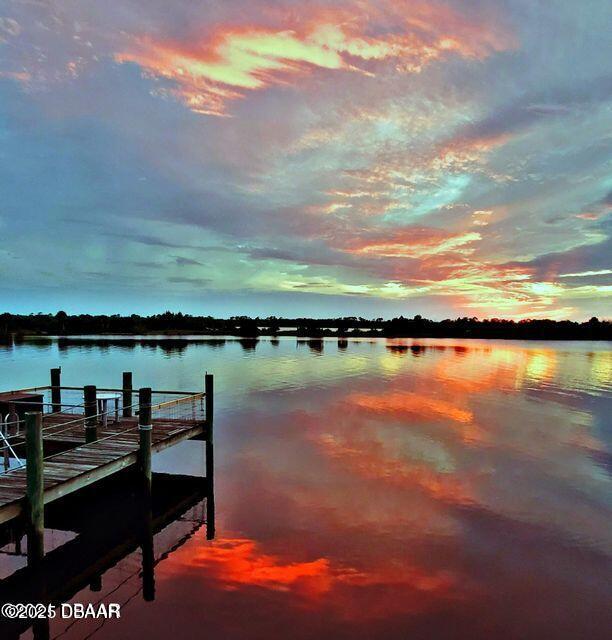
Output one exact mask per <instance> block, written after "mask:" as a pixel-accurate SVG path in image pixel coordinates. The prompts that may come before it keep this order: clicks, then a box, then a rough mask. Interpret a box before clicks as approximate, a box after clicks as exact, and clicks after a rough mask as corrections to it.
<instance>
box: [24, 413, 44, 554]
mask: <svg viewBox="0 0 612 640" xmlns="http://www.w3.org/2000/svg"><path fill="white" fill-rule="evenodd" d="M25 421H26V461H27V464H26V481H27V488H26V497H27V525H28V565H30V566H35V565H37V564H39V563H40V562H41V561H42V558H43V556H44V553H45V547H44V538H43V535H44V530H45V507H44V501H43V500H44V499H43V492H44V480H43V465H44V462H43V435H42V413H41V412H40V411H36V412H28V413H26V415H25Z"/></svg>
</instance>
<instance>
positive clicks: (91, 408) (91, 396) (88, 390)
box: [83, 384, 98, 443]
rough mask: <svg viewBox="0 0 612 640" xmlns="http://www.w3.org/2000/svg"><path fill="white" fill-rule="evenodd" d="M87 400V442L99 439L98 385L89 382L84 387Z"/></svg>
mask: <svg viewBox="0 0 612 640" xmlns="http://www.w3.org/2000/svg"><path fill="white" fill-rule="evenodd" d="M83 398H84V401H85V442H87V443H90V442H94V441H95V440H97V439H98V428H97V427H98V419H97V418H96V417H95V416H96V414H97V412H98V410H97V406H96V405H97V400H96V387H95V385H93V384H88V385H87V386H86V387H83Z"/></svg>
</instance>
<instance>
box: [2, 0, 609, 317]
mask: <svg viewBox="0 0 612 640" xmlns="http://www.w3.org/2000/svg"><path fill="white" fill-rule="evenodd" d="M611 23H612V5H610V3H609V2H608V0H588V1H586V2H582V3H578V2H574V1H573V0H549V1H547V2H542V1H539V0H449V1H447V2H438V1H437V0H433V1H425V0H412V1H408V0H405V1H398V0H377V1H374V0H334V1H333V2H331V1H322V2H317V1H316V0H315V1H313V2H306V3H305V2H303V1H302V2H296V1H293V0H275V1H272V0H268V1H267V2H263V1H262V0H223V1H221V0H219V1H216V2H214V1H210V0H173V1H172V2H168V1H167V0H163V1H162V0H146V1H145V0H122V2H121V3H106V2H99V1H98V2H95V1H91V0H80V1H77V0H73V1H69V0H57V1H53V0H22V1H14V0H0V238H1V240H2V241H1V243H0V274H1V278H0V295H1V296H2V302H3V304H2V307H4V309H6V310H9V311H13V312H22V313H29V312H38V311H44V312H49V311H51V312H55V311H57V310H58V309H64V310H66V311H68V312H71V313H81V312H90V313H128V314H129V313H154V312H159V311H164V310H165V309H171V310H175V311H183V312H186V313H194V314H204V315H207V314H211V315H216V316H230V315H238V314H247V315H262V316H267V315H271V314H276V315H284V316H301V315H310V316H318V317H326V316H343V315H361V316H364V317H379V316H382V317H393V316H397V315H400V314H402V315H405V316H411V315H414V314H417V313H418V314H421V315H423V316H426V317H431V318H445V317H457V316H470V317H473V316H476V317H479V318H486V317H507V318H514V319H517V320H518V319H522V318H540V317H549V318H555V319H561V318H572V319H588V318H589V317H591V316H593V315H596V316H599V317H600V318H602V317H610V316H612V312H611V309H612V306H611V304H610V302H611V300H612V277H611V276H612V257H611V256H612V247H611V241H610V236H611V232H612V216H610V212H611V209H612V172H611V158H612V110H611V107H612V69H611V66H610V60H611V59H612V39H611V38H610V33H609V25H610V24H611Z"/></svg>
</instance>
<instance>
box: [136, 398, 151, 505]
mask: <svg viewBox="0 0 612 640" xmlns="http://www.w3.org/2000/svg"><path fill="white" fill-rule="evenodd" d="M138 435H139V441H140V470H141V474H142V479H143V487H144V491H145V498H146V497H147V496H150V495H151V481H152V474H151V444H152V439H153V438H152V435H153V427H152V425H151V388H150V387H142V388H140V389H139V390H138Z"/></svg>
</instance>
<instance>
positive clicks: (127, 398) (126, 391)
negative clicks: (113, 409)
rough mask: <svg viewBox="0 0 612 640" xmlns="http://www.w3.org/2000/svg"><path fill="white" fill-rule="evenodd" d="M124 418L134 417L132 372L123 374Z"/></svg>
mask: <svg viewBox="0 0 612 640" xmlns="http://www.w3.org/2000/svg"><path fill="white" fill-rule="evenodd" d="M123 417H124V418H131V417H132V372H131V371H124V372H123Z"/></svg>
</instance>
